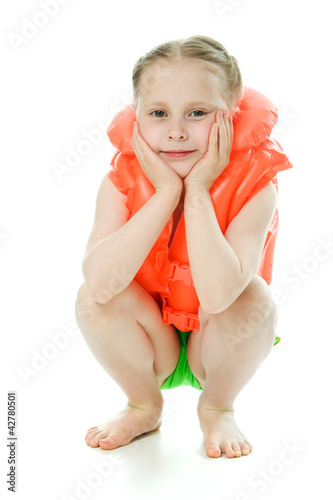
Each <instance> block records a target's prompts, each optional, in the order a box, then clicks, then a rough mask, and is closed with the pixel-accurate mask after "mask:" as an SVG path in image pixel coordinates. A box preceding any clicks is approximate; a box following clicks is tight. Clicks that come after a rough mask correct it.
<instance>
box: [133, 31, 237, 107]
mask: <svg viewBox="0 0 333 500" xmlns="http://www.w3.org/2000/svg"><path fill="white" fill-rule="evenodd" d="M183 58H187V59H194V60H200V61H201V62H202V63H204V64H205V65H206V67H207V68H208V69H209V70H210V71H211V72H212V73H214V74H216V75H217V76H218V77H219V78H220V80H221V90H222V93H223V98H224V100H225V101H226V103H227V105H228V109H229V112H230V113H231V114H234V112H235V111H236V109H237V103H238V101H239V99H240V97H241V95H242V93H243V82H242V75H241V72H240V69H239V65H238V62H237V60H236V59H235V58H234V57H233V56H231V55H230V54H229V53H228V51H227V50H226V49H225V47H223V45H221V44H220V43H219V42H217V41H216V40H214V39H213V38H210V37H208V36H191V37H189V38H185V39H178V40H171V41H169V42H165V43H162V44H160V45H157V46H156V47H154V48H153V49H151V50H150V51H149V52H147V53H146V54H144V55H143V56H141V57H140V58H139V59H138V60H137V62H136V63H135V65H134V67H133V73H132V85H133V107H134V108H136V107H137V104H138V98H139V91H140V80H141V76H142V74H143V72H144V70H145V69H146V68H147V67H148V66H151V65H152V64H154V63H158V62H161V59H166V60H167V61H169V62H172V61H179V60H181V59H183Z"/></svg>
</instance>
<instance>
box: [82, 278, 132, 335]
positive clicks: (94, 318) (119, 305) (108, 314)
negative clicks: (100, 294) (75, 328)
mask: <svg viewBox="0 0 333 500" xmlns="http://www.w3.org/2000/svg"><path fill="white" fill-rule="evenodd" d="M124 292H125V291H124ZM124 292H122V294H119V296H120V295H121V297H119V296H118V295H116V296H115V297H113V298H112V299H110V300H109V301H108V302H105V303H103V304H102V303H99V302H96V301H95V300H94V299H93V298H92V297H91V295H90V294H89V291H88V288H87V286H86V283H85V282H84V283H83V284H82V285H81V287H80V288H79V290H78V293H77V298H76V303H75V314H76V320H77V323H78V325H79V326H81V325H83V324H85V325H89V326H92V325H96V324H98V326H99V327H103V326H105V327H108V326H110V321H111V319H114V318H115V317H116V316H118V317H119V316H120V315H122V314H123V315H125V314H126V313H125V311H124V309H125V306H126V300H124V299H125V298H126V296H128V295H129V294H128V293H124ZM126 309H127V308H126Z"/></svg>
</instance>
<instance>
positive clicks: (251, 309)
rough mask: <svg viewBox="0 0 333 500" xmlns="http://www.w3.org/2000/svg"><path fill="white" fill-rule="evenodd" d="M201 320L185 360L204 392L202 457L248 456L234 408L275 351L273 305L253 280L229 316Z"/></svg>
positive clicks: (200, 407)
mask: <svg viewBox="0 0 333 500" xmlns="http://www.w3.org/2000/svg"><path fill="white" fill-rule="evenodd" d="M200 320H201V327H200V330H199V331H197V332H195V331H194V332H192V333H191V335H190V338H189V344H188V360H189V365H190V368H191V370H192V371H193V373H194V375H195V376H196V377H197V378H198V379H199V382H200V383H201V385H202V387H203V389H204V390H203V392H202V394H201V396H200V398H199V403H198V416H199V420H200V426H201V429H202V431H203V433H204V443H205V448H206V453H207V455H208V456H210V457H213V458H217V457H219V456H221V453H225V454H226V456H227V457H229V458H233V457H237V456H241V455H242V454H243V455H247V454H249V453H250V452H251V451H252V445H251V443H250V442H249V441H248V440H247V439H246V438H245V436H244V435H243V434H242V432H241V431H240V430H239V428H238V426H237V425H236V422H235V420H234V409H233V404H234V401H235V399H236V397H237V395H238V393H239V392H240V391H241V389H242V388H243V387H244V386H245V385H246V384H247V382H248V381H249V380H250V379H251V378H252V376H253V375H254V373H255V372H256V370H257V369H258V367H259V366H260V365H261V363H262V362H263V360H264V359H265V358H266V356H267V355H268V354H269V352H270V350H271V349H272V347H273V344H274V338H275V327H276V322H277V314H276V307H275V304H274V302H273V300H272V297H271V295H270V291H269V288H268V286H267V284H266V283H265V282H264V280H262V279H261V278H260V277H259V276H256V277H255V278H254V279H253V281H252V282H251V283H250V284H249V286H248V287H247V288H246V290H244V292H243V293H242V294H241V295H240V296H239V297H238V299H236V301H235V302H234V303H233V304H232V305H231V306H230V307H229V308H228V309H227V310H225V311H223V312H222V313H219V314H216V315H209V314H206V313H204V312H203V311H202V310H201V311H200ZM193 334H194V335H193ZM192 335H193V337H192ZM191 337H192V338H191ZM199 358H201V360H199Z"/></svg>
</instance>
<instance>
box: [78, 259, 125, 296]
mask: <svg viewBox="0 0 333 500" xmlns="http://www.w3.org/2000/svg"><path fill="white" fill-rule="evenodd" d="M82 273H83V277H84V280H85V283H86V286H87V289H88V292H89V294H90V296H91V298H92V299H93V300H94V301H95V302H97V303H99V304H106V303H107V302H109V300H111V299H112V298H113V297H115V296H116V295H118V293H120V292H122V291H123V290H125V288H127V286H128V285H129V282H128V280H126V281H125V280H124V279H119V276H118V275H117V274H116V276H112V277H111V278H110V279H109V280H108V281H106V280H105V277H104V279H103V277H102V278H98V279H97V278H96V273H94V272H92V271H91V270H90V269H88V268H87V267H86V266H85V263H84V262H83V264H82Z"/></svg>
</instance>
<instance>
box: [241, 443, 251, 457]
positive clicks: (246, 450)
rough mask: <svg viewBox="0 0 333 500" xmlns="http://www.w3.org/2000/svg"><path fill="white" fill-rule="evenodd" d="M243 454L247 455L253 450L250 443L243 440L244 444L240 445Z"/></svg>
mask: <svg viewBox="0 0 333 500" xmlns="http://www.w3.org/2000/svg"><path fill="white" fill-rule="evenodd" d="M241 448H242V453H243V455H249V454H250V453H251V451H252V450H253V446H252V444H251V443H249V442H247V441H245V442H244V445H242V446H241Z"/></svg>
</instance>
